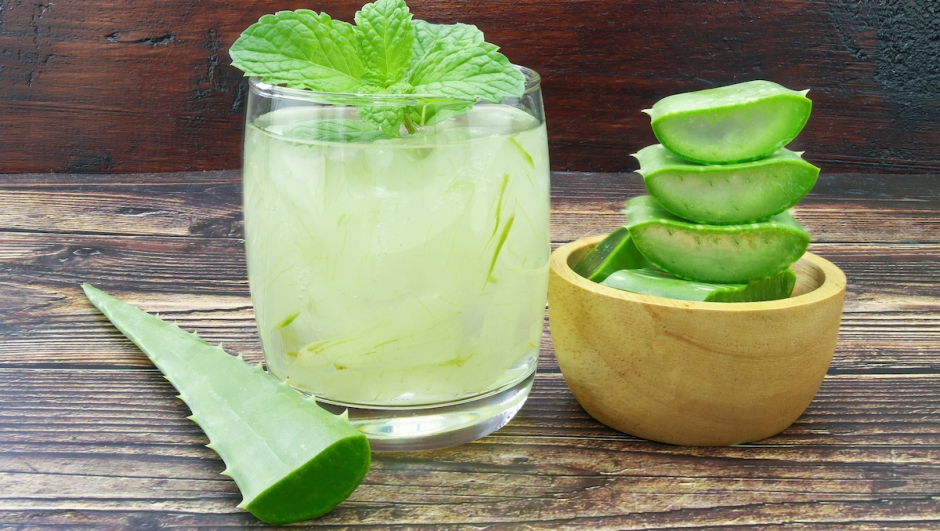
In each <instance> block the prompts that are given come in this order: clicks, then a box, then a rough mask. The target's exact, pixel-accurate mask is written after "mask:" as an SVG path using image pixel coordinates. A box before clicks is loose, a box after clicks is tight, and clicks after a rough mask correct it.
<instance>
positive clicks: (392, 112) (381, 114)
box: [356, 104, 405, 137]
mask: <svg viewBox="0 0 940 531" xmlns="http://www.w3.org/2000/svg"><path fill="white" fill-rule="evenodd" d="M356 112H357V113H358V114H359V117H360V118H362V120H363V121H364V122H366V123H368V124H369V125H370V126H372V127H377V128H379V129H381V130H382V133H384V134H386V135H388V136H390V137H396V136H399V135H400V134H401V126H402V124H403V123H405V106H404V105H394V104H384V105H382V104H380V105H357V106H356Z"/></svg>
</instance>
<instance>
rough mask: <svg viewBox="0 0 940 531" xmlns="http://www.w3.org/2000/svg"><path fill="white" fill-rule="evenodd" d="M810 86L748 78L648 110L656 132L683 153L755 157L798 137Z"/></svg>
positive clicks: (719, 159) (711, 160)
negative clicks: (798, 88) (794, 87)
mask: <svg viewBox="0 0 940 531" xmlns="http://www.w3.org/2000/svg"><path fill="white" fill-rule="evenodd" d="M807 92H809V91H808V90H803V91H795V90H790V89H788V88H785V87H782V86H780V85H778V84H776V83H773V82H771V81H748V82H746V83H738V84H736V85H729V86H726V87H720V88H714V89H708V90H700V91H697V92H686V93H683V94H676V95H673V96H669V97H667V98H663V99H661V100H659V101H658V102H656V104H655V105H653V108H652V109H646V110H644V111H643V112H645V113H647V114H649V115H650V118H651V123H652V126H653V134H655V135H656V138H657V139H659V141H660V142H661V143H662V145H664V146H666V149H668V150H669V151H672V152H673V153H675V154H676V155H679V156H680V157H682V158H684V159H687V160H691V161H693V162H701V163H704V164H729V163H734V162H746V161H749V160H757V159H760V158H763V157H766V156H767V155H770V154H771V153H773V152H774V151H777V150H778V149H780V148H782V147H783V146H785V145H787V144H789V143H790V141H791V140H793V139H794V138H796V135H798V134H799V133H800V131H801V130H802V129H803V126H804V125H806V121H807V120H808V119H809V114H810V111H812V108H813V103H812V102H811V101H810V100H809V98H807V97H806V93H807Z"/></svg>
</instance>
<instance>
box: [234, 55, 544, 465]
mask: <svg viewBox="0 0 940 531" xmlns="http://www.w3.org/2000/svg"><path fill="white" fill-rule="evenodd" d="M520 70H521V71H522V73H523V74H524V75H525V77H526V80H527V86H526V91H525V94H524V96H523V97H522V98H519V99H506V100H504V101H503V102H502V103H501V104H491V103H476V102H470V101H457V100H448V99H443V98H439V97H422V96H415V95H400V96H389V95H374V96H368V95H348V94H329V93H319V92H312V91H307V90H295V89H288V88H284V87H279V86H272V85H268V84H265V83H263V82H262V81H260V80H259V79H251V80H250V83H249V85H250V94H249V103H248V117H247V128H246V137H245V161H244V162H245V165H244V215H245V247H246V251H247V256H248V278H249V283H250V286H251V296H252V301H253V304H254V308H255V315H256V319H257V323H258V329H259V332H260V335H261V342H262V345H263V348H264V356H265V360H266V362H267V366H268V370H270V371H271V372H272V373H273V374H274V375H276V376H277V377H278V378H281V379H287V380H289V382H290V384H291V385H292V386H294V387H295V388H296V389H298V390H300V391H303V392H305V393H312V394H313V395H315V396H316V398H317V400H318V402H319V403H320V404H321V405H323V406H324V407H326V408H327V409H331V410H333V411H336V412H340V411H342V410H345V409H348V410H349V418H350V420H351V422H352V423H353V425H355V426H356V427H357V428H358V429H359V430H361V431H362V432H364V433H365V434H366V435H367V436H368V437H369V439H370V443H371V445H372V448H373V449H375V450H418V449H429V448H441V447H446V446H453V445H457V444H461V443H464V442H468V441H471V440H473V439H476V438H479V437H482V436H484V435H487V434H489V433H491V432H493V431H495V430H496V429H498V428H500V427H501V426H503V425H504V424H506V422H508V421H509V419H511V418H512V417H513V415H515V413H516V412H517V411H518V410H519V408H521V407H522V404H523V403H524V402H525V399H526V397H527V396H528V394H529V390H530V388H531V386H532V380H533V377H534V374H535V367H536V364H537V361H538V353H539V344H540V338H541V333H542V322H543V316H544V312H545V300H546V291H547V283H548V257H549V233H548V216H549V164H548V142H547V137H546V133H545V120H544V111H543V108H542V99H541V93H540V89H539V77H538V75H537V74H536V73H535V72H533V71H532V70H529V69H526V68H520ZM402 112H403V113H405V115H406V116H407V117H408V119H407V121H406V125H405V126H403V127H402V130H401V133H402V134H401V136H398V137H395V138H390V137H388V136H387V135H384V134H378V133H376V131H374V130H372V131H370V129H371V127H370V126H368V125H366V124H365V123H364V122H361V121H360V118H359V117H360V115H365V113H402Z"/></svg>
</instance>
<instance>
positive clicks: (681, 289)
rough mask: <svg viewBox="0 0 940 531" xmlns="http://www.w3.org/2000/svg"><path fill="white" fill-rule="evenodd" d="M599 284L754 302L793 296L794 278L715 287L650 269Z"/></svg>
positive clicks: (692, 298) (624, 273)
mask: <svg viewBox="0 0 940 531" xmlns="http://www.w3.org/2000/svg"><path fill="white" fill-rule="evenodd" d="M601 284H603V285H605V286H610V287H612V288H616V289H620V290H624V291H630V292H633V293H640V294H643V295H655V296H657V297H666V298H670V299H679V300H684V301H703V302H757V301H772V300H777V299H785V298H787V297H789V296H790V294H791V293H793V286H794V285H795V284H796V275H795V274H794V273H793V271H790V270H789V269H786V270H784V271H782V272H780V273H777V274H776V275H774V276H772V277H770V278H765V279H763V280H755V281H753V282H749V283H747V284H715V283H706V282H694V281H691V280H683V279H681V278H678V277H676V276H673V275H670V274H669V273H666V272H665V271H661V270H658V269H653V268H641V269H626V270H623V271H616V272H614V273H611V275H610V276H608V277H607V279H605V280H604V281H603V282H601Z"/></svg>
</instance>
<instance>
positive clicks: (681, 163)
mask: <svg viewBox="0 0 940 531" xmlns="http://www.w3.org/2000/svg"><path fill="white" fill-rule="evenodd" d="M800 155H801V153H794V152H793V151H790V150H789V149H786V148H780V149H779V150H777V151H776V152H774V153H773V154H771V155H770V156H769V157H767V158H764V159H761V160H758V161H754V162H742V163H737V164H725V165H704V164H697V163H694V162H689V161H687V160H685V159H682V158H680V157H677V156H675V155H674V154H672V153H671V152H669V150H667V149H666V148H665V147H663V146H662V144H655V145H652V146H647V147H645V148H643V149H641V150H640V151H639V152H638V153H636V154H635V155H633V156H634V157H636V159H637V160H638V161H639V162H640V169H639V172H638V173H639V174H640V175H642V176H643V183H644V184H645V185H646V189H647V190H648V191H649V193H650V194H651V195H652V196H653V198H655V199H656V201H657V202H658V203H659V204H660V205H662V207H663V208H665V209H666V210H668V211H669V212H672V213H673V214H675V215H677V216H679V217H681V218H684V219H688V220H690V221H696V222H699V223H718V224H726V223H745V222H750V221H756V220H759V219H764V218H767V217H770V216H773V215H774V214H779V213H780V212H783V211H784V210H786V209H788V208H790V207H792V206H793V205H795V204H796V203H797V202H799V201H800V199H802V198H803V196H805V195H806V194H807V193H808V192H809V191H810V190H812V189H813V186H814V185H815V184H816V179H817V178H818V177H819V168H817V167H816V166H813V165H812V164H810V163H809V162H806V161H805V160H803V158H802V157H801V156H800Z"/></svg>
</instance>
